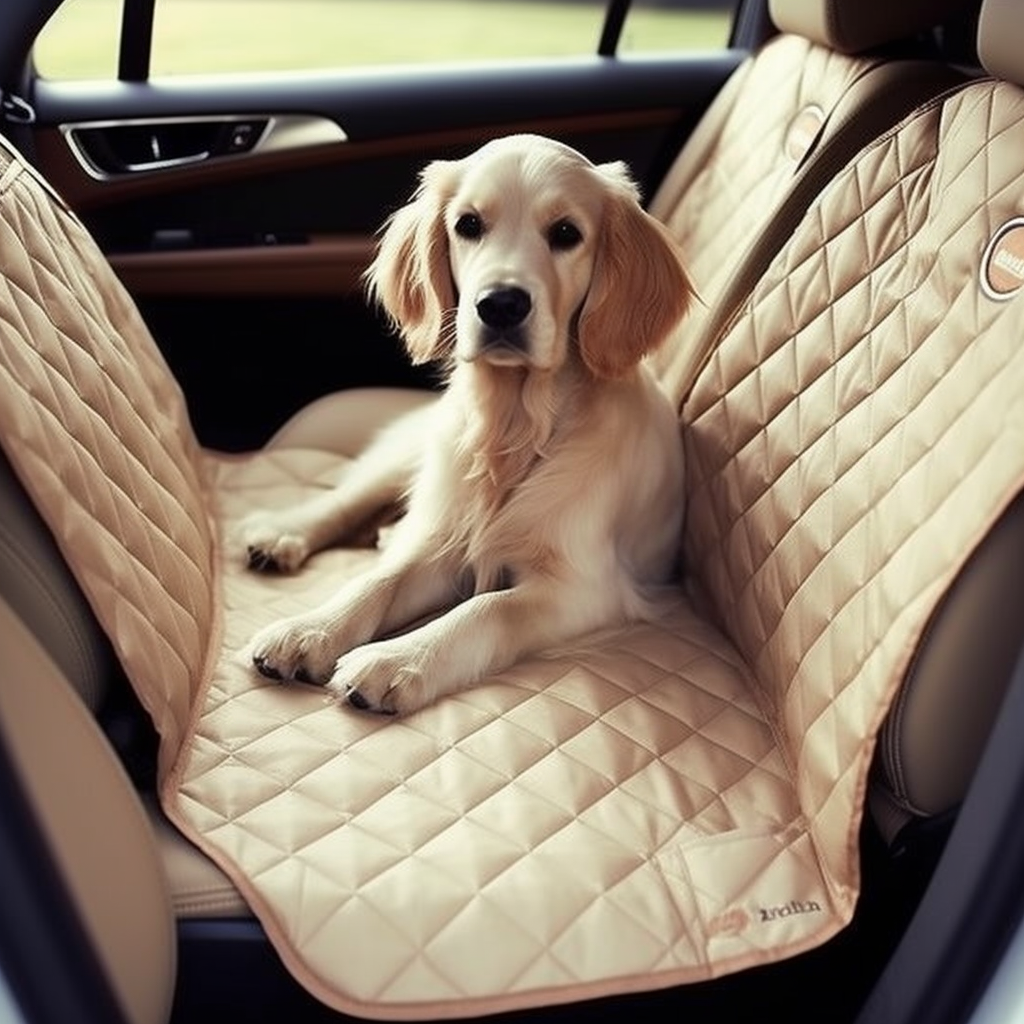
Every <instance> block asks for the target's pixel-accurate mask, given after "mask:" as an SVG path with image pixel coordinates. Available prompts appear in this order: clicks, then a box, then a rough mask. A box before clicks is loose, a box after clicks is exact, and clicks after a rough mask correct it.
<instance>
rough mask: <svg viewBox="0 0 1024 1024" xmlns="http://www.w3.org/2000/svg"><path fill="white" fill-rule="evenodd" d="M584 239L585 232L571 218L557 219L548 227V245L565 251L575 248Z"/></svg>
mask: <svg viewBox="0 0 1024 1024" xmlns="http://www.w3.org/2000/svg"><path fill="white" fill-rule="evenodd" d="M582 241H583V233H582V232H581V231H580V229H579V228H578V227H576V225H575V224H573V222H572V221H571V220H557V221H555V223H554V224H552V225H551V227H550V228H548V245H550V246H551V248H552V249H556V250H558V251H561V252H564V251H565V250H567V249H575V248H576V246H577V245H579V244H580V242H582Z"/></svg>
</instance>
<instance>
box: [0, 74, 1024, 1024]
mask: <svg viewBox="0 0 1024 1024" xmlns="http://www.w3.org/2000/svg"><path fill="white" fill-rule="evenodd" d="M979 114H980V115H981V116H980V117H979ZM979 125H987V126H990V128H991V130H992V136H993V138H992V141H991V142H990V143H989V144H988V145H987V146H983V145H982V142H983V139H982V137H981V136H980V135H979V134H978V126H979ZM1022 152H1024V99H1022V96H1021V93H1020V92H1019V91H1018V90H1015V89H1011V88H1009V87H1005V86H998V85H993V84H992V83H979V84H976V85H972V86H970V87H968V88H966V89H964V90H963V91H962V92H960V93H958V94H956V95H955V96H951V97H949V98H947V99H946V100H945V101H944V102H942V103H936V104H934V105H932V106H931V107H930V108H928V109H926V110H925V111H923V112H921V113H919V114H918V115H916V116H914V117H913V118H911V119H910V120H909V121H908V122H907V123H906V124H905V125H904V126H903V127H902V128H901V129H900V130H899V131H898V132H897V133H894V134H892V135H891V136H889V137H888V138H886V139H884V140H882V141H881V142H880V143H879V144H878V145H876V146H874V147H873V148H872V149H870V150H869V151H868V152H867V153H866V154H865V155H864V156H863V158H862V159H860V160H859V161H858V163H857V164H856V165H855V166H854V167H852V168H850V169H848V170H847V171H845V172H843V173H842V174H841V175H840V176H839V178H838V179H837V180H836V182H835V184H834V186H833V187H832V188H830V189H828V190H826V192H825V193H824V194H823V195H822V196H821V198H820V200H819V201H818V202H817V203H816V205H815V206H814V207H813V208H812V210H811V211H810V213H809V214H808V216H807V218H806V219H805V221H804V223H803V224H802V226H801V227H800V229H799V230H798V232H797V234H796V236H795V238H794V240H793V244H792V245H791V246H789V247H788V248H787V249H786V250H785V252H784V253H783V254H782V255H781V256H780V257H779V258H778V259H777V260H776V261H775V263H774V264H773V266H772V267H771V268H770V269H769V271H768V273H767V274H766V276H765V278H764V279H763V281H762V282H761V283H760V285H759V286H758V288H757V289H756V291H755V293H754V295H753V296H752V298H751V300H750V302H749V304H748V306H747V308H746V309H744V310H743V311H742V312H741V314H740V315H739V316H738V318H737V319H736V321H735V322H734V323H733V325H732V326H731V328H730V329H729V330H728V332H727V333H726V335H725V336H724V337H723V338H722V339H721V343H720V345H719V346H718V347H717V349H716V351H715V352H714V354H713V356H712V359H711V361H710V362H709V363H708V365H707V366H706V368H705V370H704V372H703V374H702V376H701V377H700V379H699V380H698V382H697V386H696V387H695V389H694V391H693V394H692V397H691V399H690V401H689V403H688V405H687V406H686V408H685V410H684V439H685V444H686V447H687V451H688V455H689V468H690V474H691V480H690V501H691V504H690V513H689V516H688V522H687V532H686V537H685V542H686V550H687V558H688V563H689V566H690V578H691V582H692V584H693V600H692V602H691V600H688V599H686V598H684V597H682V596H680V599H679V602H678V603H677V605H676V606H675V607H674V608H673V609H672V610H671V611H670V612H668V613H666V615H665V617H664V618H663V619H662V620H660V621H658V622H653V623H648V624H643V625H634V626H630V627H627V628H623V629H621V630H618V631H610V632H607V633H605V634H602V635H600V636H597V637H594V638H592V642H588V643H586V644H582V645H580V646H579V647H578V648H576V649H572V650H565V651H561V652H553V653H552V654H551V655H550V656H548V657H544V658H536V659H533V660H531V661H529V662H524V663H522V664H520V665H517V666H515V667H513V668H512V669H510V670H508V671H507V672H505V673H503V674H502V675H501V676H500V677H497V678H495V679H491V680H487V681H486V682H485V683H484V684H483V685H481V686H479V687H476V688H474V689H472V690H470V691H468V692H466V693H464V694H461V695H459V696H457V697H455V698H452V699H450V700H445V701H442V702H440V703H438V704H437V705H436V706H434V707H431V708H428V709H425V710H424V711H423V712H421V713H419V714H417V715H414V716H410V717H408V718H406V719H403V720H388V719H384V718H378V717H373V716H367V715H364V714H358V713H355V712H352V711H350V710H342V709H339V708H337V707H335V706H333V705H331V704H329V703H327V702H326V701H325V699H324V695H323V693H322V692H321V691H319V690H317V689H316V688H313V687H303V686H288V687H281V686H277V685H274V684H272V683H270V682H269V681H267V680H265V679H262V678H260V677H258V676H257V675H256V674H255V673H253V672H252V670H251V668H250V663H249V658H248V655H247V651H246V644H247V642H248V638H249V637H250V636H251V635H252V633H253V632H254V631H255V630H256V629H257V628H258V627H259V626H261V625H262V624H264V623H265V622H267V621H269V620H270V619H272V618H275V617H277V616H279V615H283V614H288V613H290V612H292V611H295V610H297V609H299V608H302V607H304V606H306V605H308V604H310V603H311V602H315V601H317V600H319V599H321V598H322V597H323V596H324V595H325V594H326V593H327V592H328V591H329V590H330V589H331V588H333V587H334V586H335V585H336V582H337V580H338V579H339V578H343V577H345V576H347V575H350V574H352V573H355V572H358V571H360V569H362V568H363V567H365V565H366V564H367V563H368V560H370V559H373V558H374V557H375V554H374V552H373V551H370V550H360V549H348V550H335V551H329V552H324V553H322V554H320V555H318V556H317V557H316V558H314V559H313V560H312V562H311V563H310V565H309V566H308V567H307V568H306V569H305V570H304V571H303V572H302V573H300V574H298V575H296V576H295V577H291V578H289V577H281V578H274V577H269V578H268V577H262V576H258V575H254V574H251V573H248V572H247V571H246V570H245V568H244V566H243V561H244V560H243V559H242V558H240V557H239V555H238V552H236V551H235V550H234V544H233V540H232V538H233V524H234V523H235V521H237V519H238V518H239V516H240V515H242V514H243V513H244V512H245V511H246V510H247V509H248V508H250V507H251V506H252V505H253V504H260V505H267V504H272V503H274V502H279V501H290V500H294V499H295V498H296V496H298V495H300V494H302V493H304V492H307V491H308V490H309V489H311V488H321V487H326V486H330V485H331V484H332V483H333V482H334V481H335V480H337V479H338V475H339V474H340V473H342V472H343V470H344V462H343V461H342V460H339V459H337V458H334V457H332V456H329V455H325V454H323V453H314V452H303V451H290V452H287V451H280V452H275V453H261V454H256V455H254V456H252V457H247V458H240V459H223V458H219V457H215V456H213V455H210V454H207V453H201V452H198V451H197V450H196V446H195V440H194V437H193V435H192V433H191V430H190V428H189V425H188V421H187V417H186V415H185V411H184V404H183V402H182V401H181V396H180V394H179V393H178V391H177V389H176V387H175V386H174V385H173V382H171V381H170V378H169V375H168V373H167V370H166V368H165V367H164V366H163V364H162V362H161V360H160V358H159V355H158V353H157V351H156V348H155V346H154V345H153V343H152V341H151V339H150V338H149V336H148V335H147V334H146V333H145V329H144V328H143V327H142V325H141V323H140V322H139V320H138V317H137V314H136V313H135V311H134V309H133V307H132V306H131V303H130V302H129V300H128V299H127V296H125V295H124V293H123V292H122V291H121V289H120V288H119V287H118V286H117V285H116V282H114V281H112V280H111V279H110V275H109V273H108V272H107V271H106V269H105V267H104V265H103V264H102V261H101V259H100V257H99V255H98V253H96V251H95V249H94V248H93V247H92V246H91V243H89V242H88V240H87V239H86V238H85V236H84V233H83V232H82V230H81V228H80V227H79V225H78V224H77V223H76V222H75V221H74V220H73V218H71V217H70V216H69V215H68V214H67V213H66V211H64V210H63V209H62V208H61V206H60V204H59V203H55V202H54V201H53V198H52V197H51V196H49V195H48V194H47V193H46V192H45V191H44V190H43V189H42V188H41V187H40V186H39V184H38V183H36V182H34V181H33V180H32V179H31V178H30V176H29V173H28V172H27V171H26V170H25V169H24V168H23V167H22V166H21V164H20V163H19V162H18V161H17V160H16V159H10V160H6V159H4V158H0V165H2V166H0V255H2V259H3V279H2V283H0V356H2V358H0V388H2V390H3V396H4V400H3V401H2V402H0V432H2V437H3V442H4V445H5V448H7V450H8V453H9V455H10V457H11V461H12V463H13V464H14V465H15V466H16V467H17V468H18V470H19V473H20V474H21V476H22V477H23V479H24V480H25V481H26V485H27V486H28V487H29V489H30V491H31V493H32V494H33V497H34V498H35V500H36V501H37V502H38V503H39V505H40V507H41V508H42V509H43V511H44V514H45V515H46V516H47V517H48V519H49V521H50V523H51V525H52V526H53V529H54V532H55V533H56V534H57V536H58V537H59V538H60V540H61V543H62V544H63V549H64V551H65V554H66V556H67V557H68V559H69V561H70V562H71V564H72V565H73V567H74V568H75V570H76V572H77V573H78V576H79V579H80V580H81V582H82V585H83V588H84V589H85V590H86V591H87V593H88V594H89V596H90V599H91V600H92V601H93V603H94V605H95V607H96V609H97V614H98V615H99V617H100V619H101V621H102V622H103V623H104V625H105V627H106V628H107V630H108V631H109V632H110V635H111V638H112V640H113V641H114V643H115V645H116V647H117V649H118V651H119V652H120V654H121V657H122V659H123V660H124V663H125V666H126V668H127V669H128V671H129V674H130V675H131V678H132V680H133V682H134V685H135V686H136V687H137V688H138V690H139V693H140V696H141V697H142V699H143V700H144V701H145V702H146V704H147V707H149V708H150V710H151V712H152V713H153V716H154V720H155V721H156V723H157V725H158V728H159V729H160V730H161V733H162V736H163V745H162V749H161V777H162V786H161V797H162V802H163V805H164V807H165V809H166V810H167V813H168V814H169V815H170V817H171V818H172V819H173V820H174V821H175V822H176V823H177V825H178V826H179V827H180V828H181V829H182V830H183V831H184V832H185V833H186V834H187V835H188V836H189V837H190V838H192V839H193V840H194V841H195V842H196V843H197V844H198V845H199V846H200V847H201V848H202V849H203V850H205V851H206V852H207V853H209V855H210V856H211V857H213V858H214V859H215V860H216V861H217V862H218V863H219V864H221V865H222V866H223V868H224V869H225V870H226V871H227V872H228V873H229V874H230V876H231V877H232V878H233V879H234V880H235V881H236V883H237V884H238V885H239V887H240V889H241V890H242V892H243V893H244V894H245V896H246V898H247V899H248V900H249V901H250V903H251V905H252V906H253V908H254V910H255V911H256V912H257V914H258V915H259V916H260V918H261V920H262V921H263V923H264V925H265V927H266V929H267V932H268V934H269V935H270V937H271V939H272V940H273V942H274V943H275V945H276V946H277V948H278V949H279V950H280V952H281V955H282V957H283V959H284V961H285V962H286V963H287V964H288V965H289V967H290V968H291V969H292V970H293V972H294V973H295V974H296V976H297V977H298V978H299V979H300V980H301V981H302V982H303V983H304V984H306V985H307V986H308V987H309V989H310V990H311V991H313V992H314V993H316V994H317V995H318V996H319V997H320V998H322V999H323V1000H324V1001H326V1002H327V1003H329V1004H331V1005H333V1006H336V1007H339V1008H341V1009H343V1010H346V1011H349V1012H353V1013H357V1014H363V1015H368V1016H380V1017H392V1018H401V1017H411V1016H417V1015H420V1016H432V1017H437V1016H450V1017H456V1016H472V1015H474V1014H477V1013H481V1012H491V1011H496V1010H504V1009H514V1008H516V1007H520V1006H529V1005H534V1004H537V1003H541V1002H543V1003H550V1002H553V1001H554V1002H558V1001H567V1000H571V999H578V998H583V997H592V996H597V995H600V994H603V993H610V992H618V991H627V990H635V989H636V988H638V987H656V986H664V985H671V984H677V983H682V982H686V981H693V980H697V979H701V978H707V977H712V976H715V975H718V974H721V973H724V972H726V971H731V970H738V969H741V968H743V967H746V966H750V965H753V964H761V963H765V962H768V961H771V960H774V959H778V958H780V957H784V956H787V955H791V954H793V953H796V952H798V951H801V950H804V949H808V948H810V947H812V946H814V945H817V944H818V943H820V942H822V941H824V940H825V939H827V938H828V937H829V936H831V935H833V934H834V933H835V932H836V931H837V930H838V929H839V928H841V927H843V925H844V924H845V923H846V922H847V921H848V920H849V919H850V916H851V914H852V912H853V907H854V904H855V901H856V898H857V882H858V868H857V862H856V854H857V851H856V834H857V827H858V823H859V817H860V813H861V800H862V795H863V791H864V786H865V781H866V774H867V767H868V763H869V758H870V754H871V748H872V744H873V737H874V735H875V731H876V730H877V728H878V725H879V722H880V721H881V719H882V717H883V715H884V714H885V710H886V707H887V704H888V701H889V698H890V697H891V694H892V691H893V689H894V687H895V686H896V684H897V681H898V680H899V678H900V675H901V672H902V670H903V667H904V664H905V662H906V659H907V658H908V657H909V655H910V652H911V651H912V650H913V645H914V641H915V639H916V637H917V635H918V634H919V633H920V631H921V629H922V628H923V624H924V623H925V622H926V620H927V617H928V614H929V612H930V610H931V609H932V608H933V607H934V604H935V602H936V601H937V600H938V599H939V597H940V596H941V594H942V591H943V589H944V587H945V586H946V585H947V584H948V582H949V581H950V579H951V578H952V576H953V574H954V573H955V572H956V570H957V568H958V566H959V565H960V564H961V563H962V561H963V560H964V558H965V557H966V553H967V552H968V551H969V549H970V547H971V546H972V544H973V543H975V541H976V540H977V539H978V538H979V537H980V536H981V535H982V534H983V532H984V530H985V529H986V527H987V526H988V525H989V524H990V523H991V522H992V521H993V519H994V518H995V517H996V516H997V515H998V514H999V511H1000V510H1001V509H1002V508H1003V507H1004V506H1005V505H1006V503H1007V502H1008V501H1009V500H1010V497H1011V496H1012V495H1013V494H1014V493H1015V492H1016V491H1017V490H1018V489H1019V487H1020V485H1021V480H1022V479H1024V444H1022V440H1024V438H1022V433H1024V408H1022V403H1021V398H1020V396H1021V395H1022V394H1024V387H1022V385H1024V353H1022V352H1021V350H1020V348H1021V347H1020V344H1019V340H1020V337H1021V336H1022V328H1024V323H1022V320H1024V306H1022V300H1021V299H1020V298H1017V299H1014V300H1013V301H1009V302H997V301H994V300H992V299H990V298H987V297H986V296H985V295H984V294H983V293H982V291H981V290H980V288H979V287H978V264H979V261H980V257H981V253H982V251H983V249H984V247H985V244H986V242H987V241H988V239H989V237H990V236H991V234H992V232H993V231H994V230H995V229H996V228H997V227H998V226H999V225H1000V224H1001V223H1003V222H1004V221H1005V220H1007V219H1009V218H1010V217H1013V216H1020V214H1021V212H1022V211H1021V208H1020V207H1021V205H1022V204H1024V193H1022V192H1021V189H1020V187H1019V183H1020V172H1021V167H1020V153H1022ZM698 607H699V608H701V609H706V610H707V614H701V613H698V611H697V610H696V608H698ZM712 618H713V619H714V620H716V621H717V622H718V623H720V626H719V627H716V626H715V625H713V624H712V622H711V620H712Z"/></svg>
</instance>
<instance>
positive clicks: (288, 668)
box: [252, 618, 338, 684]
mask: <svg viewBox="0 0 1024 1024" xmlns="http://www.w3.org/2000/svg"><path fill="white" fill-rule="evenodd" d="M337 657H338V645H337V643H336V641H335V638H334V637H333V635H332V631H331V630H330V629H329V628H327V627H326V626H324V625H323V624H322V623H318V622H316V621H311V620H309V619H303V618H295V619H284V620H283V621H281V622H277V623H275V624H274V625H272V626H268V627H267V628H266V629H264V630H263V631H262V632H260V633H258V634H257V635H256V637H255V638H254V639H253V642H252V663H253V665H254V666H255V667H256V670H257V671H258V672H259V673H260V675H263V676H266V677H267V678H268V679H276V680H278V681H279V682H286V681H288V680H291V679H294V680H296V681H297V682H300V683H319V684H323V683H326V682H327V681H328V680H329V679H330V678H331V674H332V672H333V671H334V663H335V661H336V660H337Z"/></svg>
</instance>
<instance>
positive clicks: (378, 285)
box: [365, 160, 456, 363]
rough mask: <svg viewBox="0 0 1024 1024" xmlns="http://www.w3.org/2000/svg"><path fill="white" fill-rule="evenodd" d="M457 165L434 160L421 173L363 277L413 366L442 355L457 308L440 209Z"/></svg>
mask: <svg viewBox="0 0 1024 1024" xmlns="http://www.w3.org/2000/svg"><path fill="white" fill-rule="evenodd" d="M455 167H456V164H454V163H453V162H450V161H444V160H437V161H434V162H433V163H431V164H428V165H427V166H426V167H425V168H424V170H423V172H422V173H421V174H420V183H419V187H418V188H417V189H416V191H415V192H414V193H413V196H412V198H411V199H410V201H409V203H408V204H407V205H406V206H403V207H402V208H401V209H400V210H398V211H396V212H395V213H394V215H393V216H392V217H391V218H390V219H389V220H388V221H387V223H386V224H385V225H384V229H383V232H382V234H381V236H380V241H379V243H378V246H377V254H376V256H375V257H374V260H373V262H372V263H371V264H370V266H369V268H368V269H367V271H366V274H365V280H366V283H367V286H368V288H369V292H370V297H371V298H372V299H374V300H375V301H376V302H378V303H379V304H380V305H381V307H382V308H383V309H384V311H385V312H386V313H387V315H388V317H389V318H390V319H391V321H392V323H393V324H394V325H395V327H396V328H397V329H398V331H399V332H400V333H401V335H402V338H403V339H404V341H405V346H406V348H407V349H408V352H409V355H410V357H411V358H412V361H413V362H414V363H425V362H428V361H429V360H431V359H435V358H437V357H438V356H440V355H441V354H442V350H443V348H444V346H445V344H446V341H445V339H446V333H450V332H446V331H445V319H446V315H448V314H450V311H451V310H452V309H453V307H454V306H455V287H454V285H453V283H452V274H451V267H450V265H449V260H448V237H447V234H446V233H445V226H444V208H445V204H446V202H447V200H448V197H449V194H450V192H451V191H452V182H453V181H454V177H455Z"/></svg>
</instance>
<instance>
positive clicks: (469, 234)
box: [455, 213, 484, 240]
mask: <svg viewBox="0 0 1024 1024" xmlns="http://www.w3.org/2000/svg"><path fill="white" fill-rule="evenodd" d="M483 233H484V222H483V221H482V220H481V219H480V216H479V214H476V213H464V214H462V216H461V217H459V219H458V220H457V221H456V222H455V234H457V235H458V236H459V238H468V239H470V240H472V239H474V238H479V237H480V236H481V235H482V234H483Z"/></svg>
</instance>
